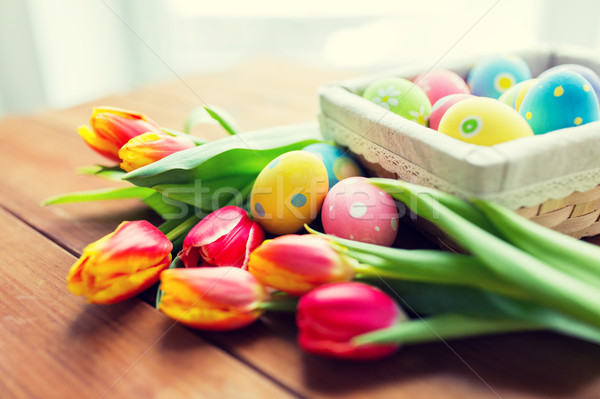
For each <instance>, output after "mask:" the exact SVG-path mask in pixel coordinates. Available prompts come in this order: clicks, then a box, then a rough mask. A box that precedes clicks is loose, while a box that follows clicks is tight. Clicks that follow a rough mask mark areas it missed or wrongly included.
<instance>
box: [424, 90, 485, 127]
mask: <svg viewBox="0 0 600 399" xmlns="http://www.w3.org/2000/svg"><path fill="white" fill-rule="evenodd" d="M473 97H475V96H473V95H471V94H450V95H449V96H446V97H442V98H440V99H439V100H437V101H436V103H435V104H433V107H432V108H431V115H429V127H430V128H432V129H433V130H438V127H439V126H440V121H441V120H442V117H443V116H444V114H445V113H446V111H448V109H449V108H450V107H451V106H453V105H454V104H456V103H457V102H459V101H462V100H464V99H467V98H473Z"/></svg>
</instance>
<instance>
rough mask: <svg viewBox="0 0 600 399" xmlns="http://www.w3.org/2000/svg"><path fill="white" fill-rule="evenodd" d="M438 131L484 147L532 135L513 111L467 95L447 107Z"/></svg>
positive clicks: (497, 103)
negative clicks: (465, 97)
mask: <svg viewBox="0 0 600 399" xmlns="http://www.w3.org/2000/svg"><path fill="white" fill-rule="evenodd" d="M438 130H439V131H440V132H442V133H444V134H446V135H448V136H450V137H454V138H455V139H458V140H461V141H464V142H467V143H472V144H478V145H487V146H490V145H494V144H499V143H503V142H505V141H510V140H514V139H518V138H521V137H527V136H533V130H531V127H530V126H529V124H528V123H527V122H526V121H525V119H523V117H521V115H519V113H518V112H517V111H515V110H514V109H513V108H512V107H509V106H508V105H506V104H504V103H502V102H500V101H498V100H495V99H492V98H486V97H473V98H468V99H466V100H463V101H460V102H458V103H456V104H454V105H453V106H451V107H450V108H449V109H448V111H446V113H445V114H444V116H443V117H442V120H441V121H440V126H439V128H438Z"/></svg>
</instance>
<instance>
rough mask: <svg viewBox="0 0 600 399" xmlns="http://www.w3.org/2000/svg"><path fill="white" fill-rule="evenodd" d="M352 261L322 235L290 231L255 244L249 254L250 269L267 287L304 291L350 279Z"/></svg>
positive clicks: (294, 291)
mask: <svg viewBox="0 0 600 399" xmlns="http://www.w3.org/2000/svg"><path fill="white" fill-rule="evenodd" d="M351 262H352V260H351V259H350V258H348V257H346V256H344V255H341V254H338V253H337V252H336V251H335V250H334V249H333V248H332V247H331V245H330V244H329V242H327V240H325V239H323V238H320V237H317V236H313V235H295V234H289V235H285V236H281V237H277V238H274V239H272V240H267V241H265V242H264V243H263V244H262V245H261V246H259V247H258V248H256V249H255V250H254V251H253V252H252V253H251V254H250V260H249V262H248V271H249V272H250V273H252V274H253V275H254V276H255V277H256V278H257V279H258V281H260V282H261V283H263V284H264V285H266V286H268V287H272V288H276V289H278V290H281V291H284V292H287V293H289V294H292V295H302V294H304V293H306V292H308V291H310V290H312V289H313V288H315V287H317V286H319V285H321V284H325V283H331V282H334V281H347V280H351V279H352V277H353V276H354V267H353V266H352V263H351Z"/></svg>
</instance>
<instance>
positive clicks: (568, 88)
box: [519, 70, 600, 134]
mask: <svg viewBox="0 0 600 399" xmlns="http://www.w3.org/2000/svg"><path fill="white" fill-rule="evenodd" d="M519 113H520V114H521V115H522V116H523V117H524V118H525V120H527V123H529V125H530V126H531V128H532V129H533V131H534V133H535V134H544V133H547V132H550V131H553V130H558V129H563V128H567V127H575V126H581V125H584V124H586V123H589V122H593V121H597V120H598V119H599V118H600V115H599V112H598V98H597V97H596V94H595V92H594V90H593V89H592V86H591V85H590V83H589V82H588V81H587V80H585V79H584V78H583V77H582V76H581V75H580V74H578V73H575V72H571V71H567V70H565V71H559V72H554V73H551V74H548V75H546V76H544V77H543V78H540V80H539V81H538V82H537V83H536V84H535V85H534V86H533V87H532V88H531V89H529V92H528V93H527V95H525V98H524V99H523V103H522V104H521V108H520V109H519Z"/></svg>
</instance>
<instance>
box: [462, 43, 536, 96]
mask: <svg viewBox="0 0 600 399" xmlns="http://www.w3.org/2000/svg"><path fill="white" fill-rule="evenodd" d="M531 77H532V76H531V70H530V69H529V66H528V65H527V63H526V62H525V61H524V60H523V59H522V58H521V57H519V56H517V55H513V54H506V55H504V54H502V55H493V56H490V57H487V58H483V59H481V60H480V61H478V62H477V63H476V64H475V65H474V66H473V68H471V70H470V71H469V75H468V76H467V83H468V84H469V87H470V88H471V93H472V94H473V95H475V96H481V97H491V98H496V99H497V98H499V97H500V96H501V95H502V94H503V93H504V92H505V91H507V90H508V89H510V88H511V87H512V86H514V85H516V84H517V83H519V82H522V81H524V80H527V79H531Z"/></svg>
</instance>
